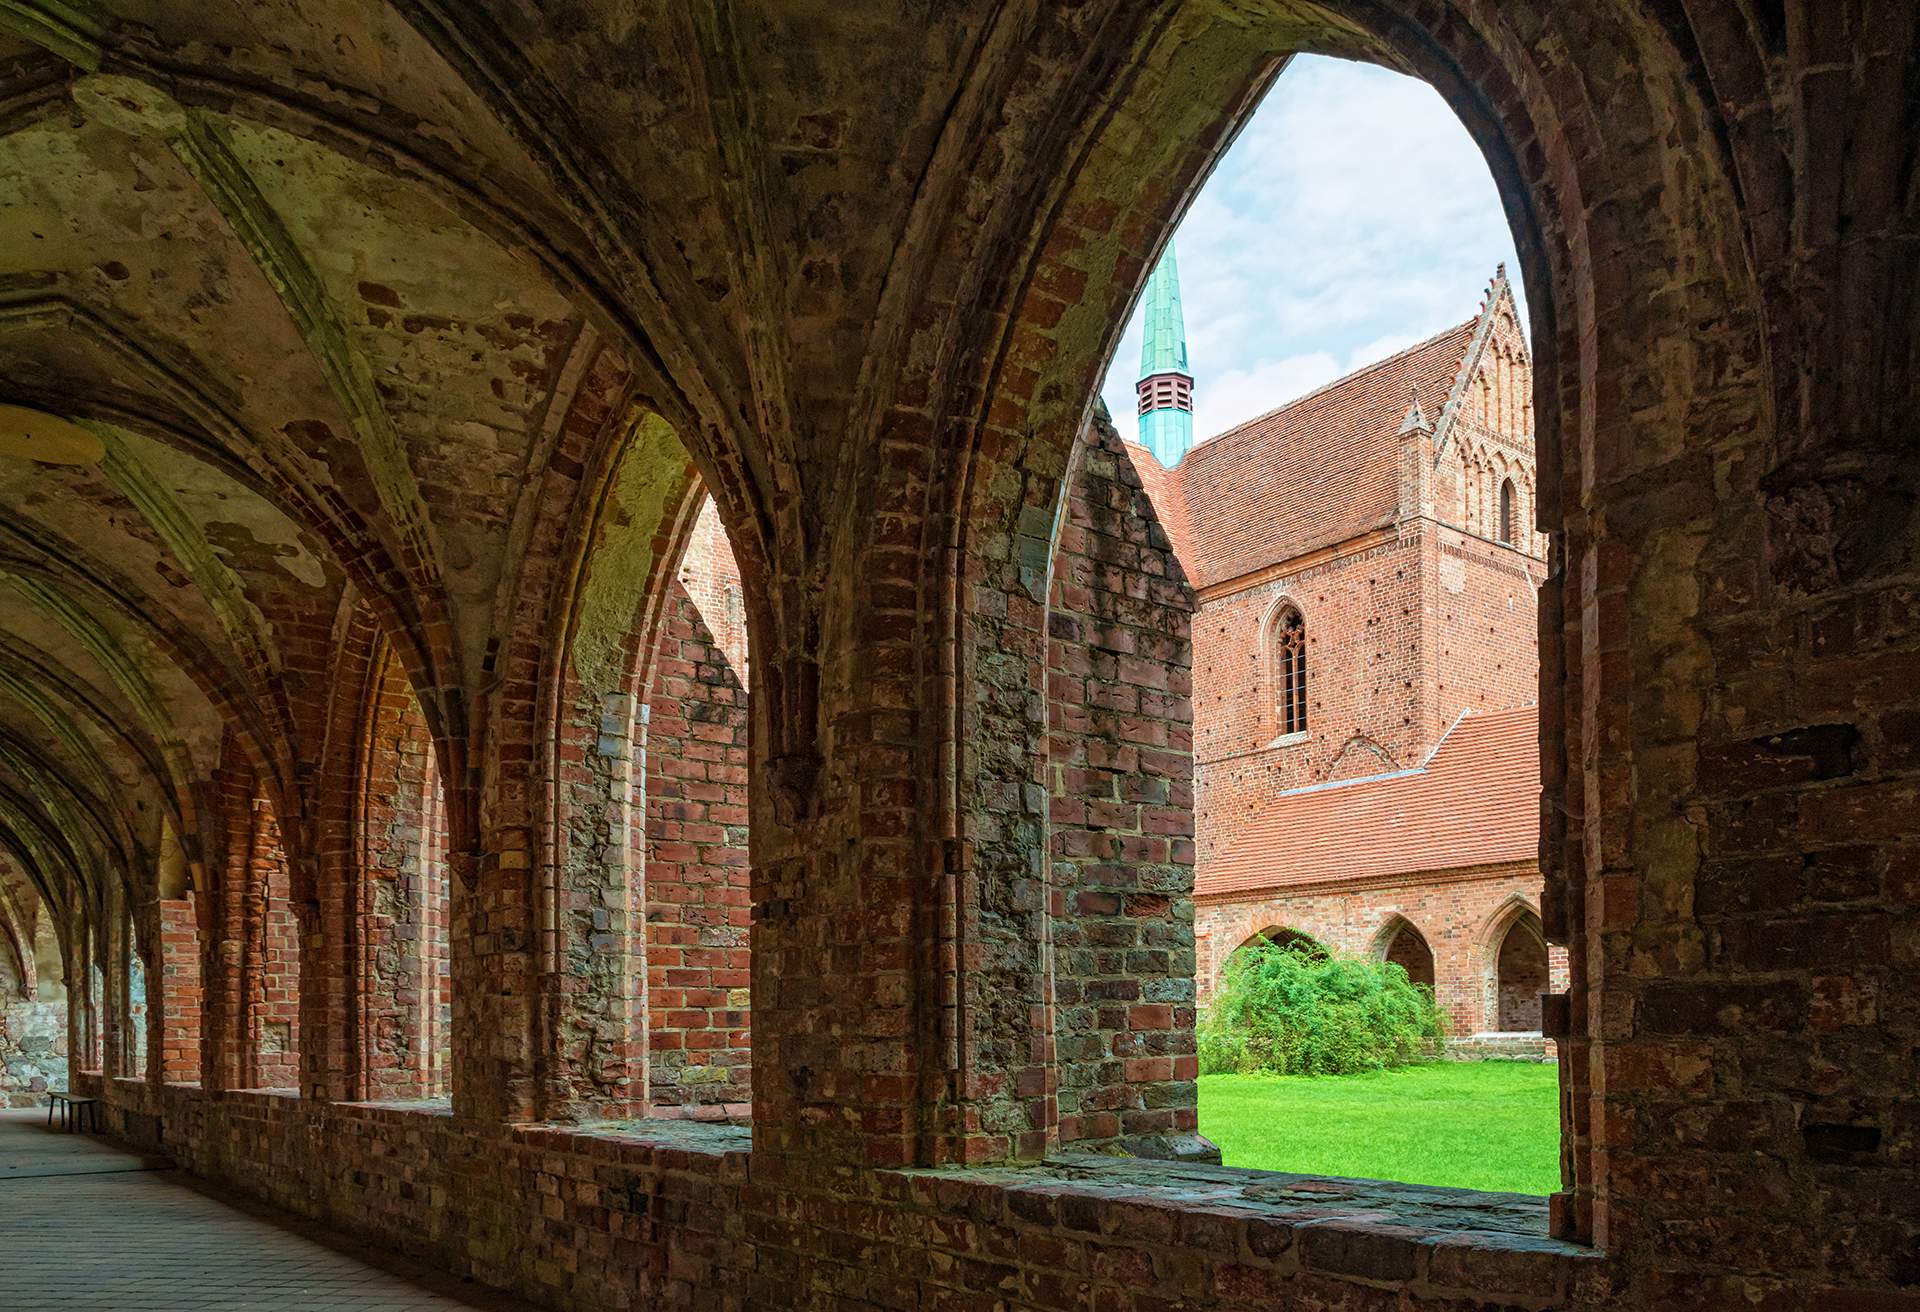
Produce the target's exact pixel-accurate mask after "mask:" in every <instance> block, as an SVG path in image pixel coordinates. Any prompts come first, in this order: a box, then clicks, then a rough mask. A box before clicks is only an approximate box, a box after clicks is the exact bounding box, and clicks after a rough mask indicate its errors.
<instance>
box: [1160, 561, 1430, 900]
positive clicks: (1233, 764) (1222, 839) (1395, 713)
mask: <svg viewBox="0 0 1920 1312" xmlns="http://www.w3.org/2000/svg"><path fill="white" fill-rule="evenodd" d="M1424 543H1425V535H1424V534H1423V533H1422V532H1420V530H1419V529H1418V528H1417V527H1410V528H1409V530H1408V531H1407V533H1406V534H1405V535H1403V536H1399V537H1390V538H1389V539H1388V540H1387V541H1385V542H1382V543H1379V544H1376V545H1374V546H1371V547H1368V548H1365V549H1363V550H1357V551H1355V552H1354V553H1353V554H1351V555H1345V556H1339V557H1336V558H1333V559H1328V560H1324V561H1322V562H1320V563H1318V564H1313V565H1310V566H1308V567H1307V568H1305V569H1302V570H1300V571H1299V572H1298V573H1293V574H1288V575H1285V576H1282V577H1280V578H1276V579H1271V580H1268V581H1265V582H1263V583H1260V584H1259V585H1257V586H1255V587H1252V588H1249V589H1247V590H1245V591H1241V592H1236V593H1233V594H1230V595H1227V596H1218V597H1215V598H1213V599H1203V600H1202V601H1201V603H1200V607H1199V611H1198V613H1197V614H1195V616H1194V618H1193V634H1194V639H1193V658H1194V720H1195V723H1194V747H1195V757H1196V760H1197V766H1196V769H1197V792H1198V798H1197V805H1196V818H1197V821H1198V839H1199V850H1200V861H1201V865H1202V868H1203V869H1204V867H1205V863H1206V861H1207V859H1208V858H1209V857H1210V856H1212V855H1213V853H1214V852H1215V851H1217V850H1218V849H1219V848H1220V847H1221V845H1222V844H1224V843H1226V842H1229V841H1231V837H1232V835H1233V833H1234V832H1236V830H1237V827H1238V826H1239V824H1241V823H1243V822H1244V821H1245V820H1246V819H1247V818H1248V817H1249V816H1250V815H1253V814H1255V813H1256V812H1257V811H1258V809H1259V808H1260V807H1261V806H1262V805H1263V804H1264V802H1265V800H1266V799H1267V798H1268V797H1270V796H1272V794H1273V793H1275V792H1278V791H1280V790H1282V789H1287V788H1298V787H1301V786H1303V785H1305V784H1310V783H1317V782H1320V781H1322V780H1325V779H1329V778H1352V777H1355V776H1357V775H1363V774H1377V773H1379V772H1380V771H1382V770H1387V769H1393V768H1396V767H1397V766H1404V765H1408V764H1414V763H1417V762H1418V760H1419V759H1420V757H1421V756H1423V755H1424V754H1425V751H1426V749H1427V748H1428V747H1429V746H1431V744H1430V743H1428V742H1427V740H1426V732H1425V726H1426V723H1427V720H1428V716H1427V712H1426V709H1425V708H1426V704H1427V700H1428V699H1427V697H1426V695H1425V694H1426V689H1425V686H1424V682H1423V679H1422V672H1423V660H1422V657H1423V650H1422V643H1423V640H1424V638H1425V633H1426V625H1427V618H1428V617H1427V612H1426V610H1425V608H1424V607H1423V605H1422V603H1421V599H1420V588H1421V580H1422V578H1423V575H1424V568H1423V567H1424V560H1423V547H1424ZM1287 602H1291V603H1292V604H1294V605H1296V606H1298V607H1299V609H1300V612H1301V615H1302V616H1303V618H1304V619H1305V621H1306V630H1307V731H1306V737H1305V738H1304V739H1302V740H1297V741H1295V740H1290V741H1289V742H1287V743H1286V744H1284V745H1281V746H1272V745H1271V744H1273V742H1274V740H1275V738H1276V736H1277V734H1278V725H1277V723H1276V721H1275V717H1274V710H1273V708H1274V705H1275V702H1276V698H1275V696H1274V681H1273V671H1272V669H1271V646H1270V641H1269V639H1270V635H1269V632H1268V628H1269V623H1270V620H1271V618H1272V617H1273V616H1274V615H1276V614H1277V613H1278V607H1280V606H1281V605H1283V604H1285V603H1287ZM1356 735H1359V736H1360V737H1361V738H1362V739H1363V741H1360V742H1355V741H1354V739H1355V737H1356Z"/></svg>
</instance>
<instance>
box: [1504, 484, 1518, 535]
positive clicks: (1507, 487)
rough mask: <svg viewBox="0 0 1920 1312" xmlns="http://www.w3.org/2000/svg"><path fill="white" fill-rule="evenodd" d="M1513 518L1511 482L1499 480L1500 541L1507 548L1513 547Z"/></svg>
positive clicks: (1514, 525) (1514, 526)
mask: <svg viewBox="0 0 1920 1312" xmlns="http://www.w3.org/2000/svg"><path fill="white" fill-rule="evenodd" d="M1514 518H1515V516H1514V505H1513V480H1512V479H1510V478H1503V479H1501V480H1500V540H1501V541H1502V542H1504V543H1506V544H1507V545H1508V546H1512V545H1513V540H1514V537H1515V532H1514V530H1515V528H1516V527H1517V526H1516V524H1515V523H1514Z"/></svg>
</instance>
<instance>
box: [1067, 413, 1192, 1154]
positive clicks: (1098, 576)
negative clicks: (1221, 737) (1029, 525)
mask: <svg viewBox="0 0 1920 1312" xmlns="http://www.w3.org/2000/svg"><path fill="white" fill-rule="evenodd" d="M1192 595H1193V594H1192V590H1191V589H1190V588H1189V587H1188V586H1187V583H1186V580H1185V576H1184V575H1183V574H1182V573H1181V572H1180V568H1179V566H1178V564H1176V563H1175V561H1174V558H1173V551H1172V548H1171V545H1170V543H1169V542H1168V539H1167V535H1166V533H1165V532H1164V530H1163V529H1162V528H1161V526H1160V523H1159V520H1158V519H1157V518H1156V516H1155V514H1154V511H1153V507H1152V504H1151V503H1150V502H1149V501H1148V499H1147V497H1146V495H1145V494H1144V493H1143V492H1142V491H1141V483H1140V476H1139V474H1138V472H1137V471H1136V470H1135V469H1134V467H1133V463H1132V461H1131V459H1130V458H1129V456H1128V454H1127V451H1126V449H1125V448H1124V446H1123V445H1122V444H1121V442H1120V439H1119V437H1118V435H1117V434H1116V433H1115V431H1114V429H1113V426H1112V424H1111V423H1110V422H1108V421H1107V420H1106V418H1105V416H1104V414H1101V415H1098V416H1096V418H1095V420H1094V422H1093V424H1092V425H1091V426H1090V427H1089V429H1088V431H1087V439H1086V448H1085V450H1083V451H1082V452H1081V455H1080V465H1079V469H1078V471H1077V472H1076V474H1075V477H1074V479H1073V481H1072V482H1071V483H1070V484H1069V487H1068V493H1067V506H1066V516H1065V522H1064V523H1063V524H1062V526H1061V529H1060V535H1059V539H1058V543H1057V546H1056V547H1055V551H1054V558H1053V582H1052V591H1051V594H1050V600H1049V605H1048V609H1047V635H1048V642H1047V714H1048V728H1049V737H1048V754H1047V777H1046V790H1047V797H1048V799H1049V815H1050V819H1051V822H1052V824H1051V843H1052V852H1051V857H1052V860H1051V865H1050V893H1049V896H1050V898H1051V901H1052V943H1051V950H1052V954H1053V959H1052V966H1053V971H1052V974H1053V1003H1054V1016H1053V1044H1054V1051H1055V1053H1056V1054H1057V1063H1056V1080H1057V1087H1056V1096H1057V1099H1058V1116H1059V1122H1058V1131H1059V1138H1060V1139H1061V1141H1063V1142H1074V1141H1081V1140H1094V1139H1112V1138H1115V1137H1118V1136H1122V1135H1125V1136H1149V1135H1161V1136H1164V1135H1188V1134H1192V1133H1193V1132H1194V1131H1195V1129H1196V1128H1197V1117H1196V1114H1195V1110H1194V1108H1195V1102H1194V1099H1195V1085H1194V1079H1195V1077H1196V1076H1197V1074H1198V1071H1199V1066H1198V1059H1197V1057H1196V1055H1195V1053H1196V1048H1195V1044H1194V1035H1193V1027H1194V995H1193V962H1194V956H1193V901H1192V894H1193V783H1192V777H1193V776H1192V771H1193V742H1192V723H1193V702H1192V689H1191V675H1190V673H1189V662H1190V659H1191V656H1190V653H1191V635H1190V632H1189V628H1188V624H1189V619H1190V616H1191V614H1192V605H1193V602H1192Z"/></svg>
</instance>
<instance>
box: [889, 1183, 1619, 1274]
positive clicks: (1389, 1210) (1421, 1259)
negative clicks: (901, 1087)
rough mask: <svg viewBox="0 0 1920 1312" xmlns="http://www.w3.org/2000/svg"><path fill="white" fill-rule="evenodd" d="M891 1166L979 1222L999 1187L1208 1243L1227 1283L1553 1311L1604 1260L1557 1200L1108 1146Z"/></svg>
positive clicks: (1032, 1210) (1147, 1237)
mask: <svg viewBox="0 0 1920 1312" xmlns="http://www.w3.org/2000/svg"><path fill="white" fill-rule="evenodd" d="M880 1174H882V1175H892V1176H895V1177H898V1178H900V1179H902V1180H904V1181H906V1182H907V1184H908V1192H909V1193H910V1194H911V1195H913V1196H914V1197H915V1201H917V1202H920V1203H922V1204H925V1205H932V1206H935V1207H939V1208H943V1209H947V1210H958V1211H960V1212H962V1213H964V1214H967V1215H970V1216H973V1217H975V1218H976V1219H984V1220H994V1221H997V1220H998V1219H999V1217H998V1215H997V1212H996V1213H995V1214H989V1215H984V1216H983V1215H982V1214H981V1211H980V1209H981V1208H982V1206H983V1205H984V1206H986V1207H988V1208H989V1209H991V1208H992V1204H991V1203H990V1202H989V1200H988V1198H987V1197H986V1195H998V1200H1004V1206H1005V1209H1006V1214H1007V1217H1008V1219H1011V1220H1013V1221H1015V1222H1018V1223H1024V1224H1028V1225H1038V1226H1045V1227H1049V1228H1057V1229H1059V1230H1061V1231H1064V1232H1068V1233H1074V1232H1078V1233H1082V1234H1087V1235H1090V1236H1100V1237H1102V1238H1107V1237H1111V1238H1115V1239H1121V1240H1127V1241H1132V1242H1136V1243H1140V1244H1144V1245H1179V1246H1182V1247H1185V1248H1188V1249H1190V1250H1195V1251H1199V1252H1204V1253H1206V1254H1208V1255H1209V1256H1210V1257H1213V1258H1215V1259H1217V1260H1219V1261H1221V1262H1222V1264H1223V1265H1222V1266H1221V1267H1220V1270H1219V1272H1218V1279H1219V1280H1220V1281H1222V1282H1224V1285H1225V1286H1231V1285H1232V1284H1233V1283H1234V1282H1235V1281H1236V1280H1248V1281H1251V1280H1254V1279H1255V1273H1256V1271H1257V1272H1259V1273H1264V1275H1263V1277H1262V1278H1264V1279H1265V1280H1266V1281H1268V1282H1271V1281H1272V1280H1274V1279H1276V1278H1278V1279H1285V1278H1289V1277H1291V1276H1294V1275H1297V1274H1307V1275H1317V1276H1326V1277H1331V1278H1334V1279H1338V1280H1342V1281H1350V1282H1357V1283H1361V1284H1367V1285H1374V1286H1380V1287H1386V1288H1395V1287H1406V1288H1409V1289H1413V1290H1417V1291H1421V1292H1426V1293H1434V1294H1445V1293H1447V1292H1449V1291H1459V1292H1463V1293H1473V1294H1476V1295H1485V1294H1488V1293H1498V1294H1499V1295H1500V1296H1501V1297H1502V1298H1504V1299H1507V1300H1509V1301H1511V1302H1512V1303H1513V1304H1514V1305H1515V1306H1533V1307H1543V1308H1544V1307H1553V1306H1558V1305H1560V1304H1563V1303H1565V1302H1566V1301H1567V1300H1568V1298H1569V1295H1570V1293H1571V1290H1572V1288H1573V1286H1574V1283H1575V1280H1576V1278H1577V1276H1578V1275H1579V1274H1580V1273H1581V1272H1582V1271H1584V1270H1587V1269H1590V1268H1593V1267H1596V1266H1598V1265H1599V1264H1600V1263H1602V1262H1603V1261H1604V1256H1603V1255H1602V1254H1601V1253H1599V1252H1598V1251H1596V1250H1594V1249H1591V1248H1587V1247H1584V1246H1582V1245H1579V1244H1572V1243H1567V1242H1565V1241H1563V1240H1558V1239H1554V1238H1552V1237H1551V1236H1550V1235H1549V1233H1548V1230H1547V1200H1546V1199H1545V1198H1536V1197H1533V1196H1531V1195H1526V1194H1504V1193H1486V1192H1481V1191H1478V1190H1472V1189H1446V1188H1439V1187H1436V1186H1430V1185H1412V1184H1398V1183H1393V1182H1390V1181H1382V1180H1348V1179H1338V1178H1331V1177H1325V1176H1310V1175H1297V1174H1292V1173H1283V1172H1275V1171H1254V1170H1247V1169H1244V1168H1238V1167H1228V1166H1205V1165H1193V1164H1180V1163H1170V1162H1161V1161H1150V1160H1142V1159H1129V1158H1113V1157H1106V1156H1102V1155H1098V1154H1067V1155H1062V1156H1057V1157H1053V1158H1049V1159H1048V1160H1047V1161H1046V1162H1045V1163H1043V1164H1041V1165H1038V1166H1029V1167H984V1168H980V1167H975V1168H943V1169H928V1170H906V1171H895V1172H882V1173H880ZM998 1200H996V1201H998ZM1236 1271H1237V1272H1238V1274H1237V1275H1236V1274H1235V1272H1236ZM1222 1292H1223V1293H1224V1292H1226V1290H1225V1289H1224V1288H1223V1290H1222Z"/></svg>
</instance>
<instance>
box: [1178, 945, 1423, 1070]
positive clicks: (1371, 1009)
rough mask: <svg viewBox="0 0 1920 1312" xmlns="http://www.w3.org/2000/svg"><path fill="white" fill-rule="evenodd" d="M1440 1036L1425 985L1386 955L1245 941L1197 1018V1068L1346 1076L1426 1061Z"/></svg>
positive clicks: (1312, 946) (1315, 946)
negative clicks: (1373, 956)
mask: <svg viewBox="0 0 1920 1312" xmlns="http://www.w3.org/2000/svg"><path fill="white" fill-rule="evenodd" d="M1445 1038H1446V1017H1445V1015H1444V1014H1443V1013H1442V1012H1441V1011H1440V1008H1439V1007H1437V1006H1436V1005H1434V1001H1433V990H1431V989H1429V988H1427V987H1426V986H1425V985H1423V984H1415V983H1414V982H1413V981H1412V980H1410V979H1408V978H1407V972H1406V970H1405V969H1404V968H1403V967H1401V966H1399V965H1397V964H1396V963H1394V962H1391V961H1375V960H1373V959H1371V958H1366V957H1355V956H1349V955H1346V954H1344V953H1332V954H1329V953H1327V952H1325V951H1324V950H1322V949H1320V948H1319V947H1318V946H1317V945H1313V944H1311V943H1302V942H1294V943H1289V944H1285V945H1281V944H1277V943H1267V942H1259V943H1251V944H1249V945H1248V946H1246V947H1245V948H1243V949H1241V950H1240V951H1239V952H1237V953H1235V954H1234V956H1233V958H1232V959H1231V960H1230V961H1229V962H1228V963H1227V972H1226V978H1225V979H1224V980H1223V981H1222V983H1221V986H1220V990H1219V991H1218V992H1217V993H1216V994H1215V995H1214V998H1213V1005H1212V1006H1211V1007H1209V1008H1208V1009H1207V1012H1206V1014H1205V1015H1204V1016H1203V1017H1202V1018H1201V1020H1200V1034H1199V1039H1200V1069H1201V1071H1202V1072H1204V1073H1206V1074H1208V1075H1216V1074H1223V1073H1224V1074H1252V1073H1255V1072H1266V1073H1268V1074H1273V1075H1349V1074H1352V1073H1353V1072H1355V1071H1368V1070H1379V1069H1381V1068H1383V1067H1389V1066H1403V1065H1405V1064H1407V1063H1408V1062H1413V1061H1423V1060H1429V1059H1431V1058H1432V1057H1433V1056H1434V1055H1435V1054H1436V1053H1437V1051H1438V1049H1439V1046H1440V1044H1441V1042H1442V1041H1443V1040H1444V1039H1445Z"/></svg>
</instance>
